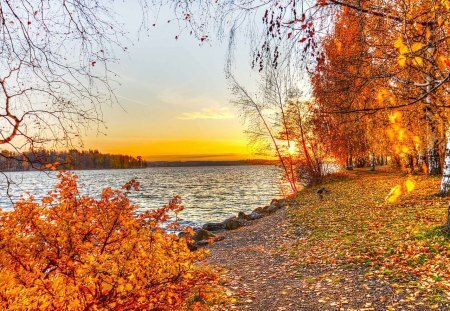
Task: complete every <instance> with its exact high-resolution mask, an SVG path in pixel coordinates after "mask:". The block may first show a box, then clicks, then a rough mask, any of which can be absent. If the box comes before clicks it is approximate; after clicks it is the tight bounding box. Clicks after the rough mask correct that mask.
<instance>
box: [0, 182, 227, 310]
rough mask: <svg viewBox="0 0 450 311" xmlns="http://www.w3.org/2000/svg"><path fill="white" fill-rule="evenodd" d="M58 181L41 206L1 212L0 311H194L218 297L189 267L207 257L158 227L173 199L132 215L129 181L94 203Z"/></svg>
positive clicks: (175, 207) (29, 203) (205, 275)
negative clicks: (155, 310) (187, 309)
mask: <svg viewBox="0 0 450 311" xmlns="http://www.w3.org/2000/svg"><path fill="white" fill-rule="evenodd" d="M59 177H60V182H59V184H58V185H57V186H56V188H55V190H53V191H51V192H49V194H48V196H46V197H45V198H44V199H43V200H42V202H40V203H38V202H36V201H35V199H34V198H33V197H29V198H27V199H24V198H23V199H21V201H20V202H18V203H17V204H16V205H15V208H14V210H12V211H7V212H2V213H1V216H0V309H2V310H5V309H8V310H46V309H48V310H106V309H107V310H142V309H145V310H149V309H151V310H153V309H158V310H165V309H170V310H173V309H182V308H193V309H200V308H203V307H205V308H206V303H208V302H209V301H210V300H211V299H214V298H215V297H216V295H215V293H216V290H217V289H218V287H217V286H216V284H217V278H216V275H215V274H214V273H213V272H211V271H210V270H208V269H206V268H205V267H201V266H199V265H196V264H195V263H196V262H197V261H199V260H202V259H203V258H204V257H205V251H202V250H200V251H198V252H191V251H189V249H188V245H187V243H188V242H189V241H187V240H186V239H185V238H178V237H177V235H176V234H174V233H170V232H168V231H167V230H164V229H162V227H161V225H162V224H163V223H164V222H166V221H167V220H168V219H169V212H175V213H178V212H179V211H180V210H181V209H182V205H181V201H180V198H179V197H175V198H173V199H172V200H170V202H169V204H167V205H165V206H163V207H162V208H160V209H158V210H154V211H148V212H145V213H142V214H136V208H137V206H135V205H133V204H132V203H131V202H130V200H129V198H128V196H127V194H128V192H129V191H131V190H133V189H136V188H137V187H138V183H137V182H136V181H135V180H132V181H131V182H129V183H127V184H126V185H125V186H124V187H123V188H124V190H123V191H119V190H112V189H110V188H107V189H104V190H103V191H102V194H101V197H100V198H99V199H95V198H93V197H90V196H86V195H80V193H79V191H78V188H77V183H76V176H75V175H72V174H70V173H60V174H59ZM169 227H171V228H175V227H177V225H176V224H172V225H170V226H169Z"/></svg>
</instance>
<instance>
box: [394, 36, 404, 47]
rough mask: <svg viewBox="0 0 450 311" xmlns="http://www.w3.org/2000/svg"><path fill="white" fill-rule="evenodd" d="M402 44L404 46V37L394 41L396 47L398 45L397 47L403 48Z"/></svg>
mask: <svg viewBox="0 0 450 311" xmlns="http://www.w3.org/2000/svg"><path fill="white" fill-rule="evenodd" d="M402 46H404V44H403V39H402V38H397V39H396V40H395V41H394V47H396V48H397V49H399V48H401V47H402Z"/></svg>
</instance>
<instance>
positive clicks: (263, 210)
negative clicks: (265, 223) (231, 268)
mask: <svg viewBox="0 0 450 311" xmlns="http://www.w3.org/2000/svg"><path fill="white" fill-rule="evenodd" d="M287 205H288V202H287V200H286V199H284V198H283V199H273V200H272V201H271V202H270V204H269V205H265V206H260V207H257V208H255V209H254V210H253V211H252V212H251V213H249V214H247V213H244V212H239V213H238V214H237V215H236V216H233V217H230V218H228V219H225V220H224V221H222V222H208V223H205V224H204V225H203V226H202V228H198V229H196V230H195V234H194V235H193V236H192V237H191V238H192V240H193V241H194V242H193V243H192V244H190V245H189V247H190V249H191V250H193V251H195V250H196V249H198V248H199V247H204V246H206V245H209V244H211V243H214V242H217V241H221V240H223V239H224V236H223V235H221V233H223V232H225V231H228V230H236V229H238V228H240V227H243V226H248V225H250V223H251V222H252V221H254V220H257V219H261V218H263V217H265V216H268V215H270V214H272V213H274V212H276V211H278V210H279V209H281V208H283V207H286V206H287Z"/></svg>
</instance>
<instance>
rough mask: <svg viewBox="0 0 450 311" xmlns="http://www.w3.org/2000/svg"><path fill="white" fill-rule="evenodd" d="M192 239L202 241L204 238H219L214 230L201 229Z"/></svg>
mask: <svg viewBox="0 0 450 311" xmlns="http://www.w3.org/2000/svg"><path fill="white" fill-rule="evenodd" d="M192 239H193V240H194V241H202V240H210V239H213V240H216V239H217V235H215V234H214V233H212V232H209V231H208V230H205V229H199V230H197V231H196V232H195V234H194V235H193V236H192Z"/></svg>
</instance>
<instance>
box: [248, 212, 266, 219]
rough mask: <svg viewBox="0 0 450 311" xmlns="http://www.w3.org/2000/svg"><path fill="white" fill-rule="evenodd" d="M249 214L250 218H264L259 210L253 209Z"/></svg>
mask: <svg viewBox="0 0 450 311" xmlns="http://www.w3.org/2000/svg"><path fill="white" fill-rule="evenodd" d="M248 216H249V218H250V220H256V219H260V218H262V217H263V216H264V215H263V214H261V213H259V212H256V211H253V212H251V213H250V215H248Z"/></svg>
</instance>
